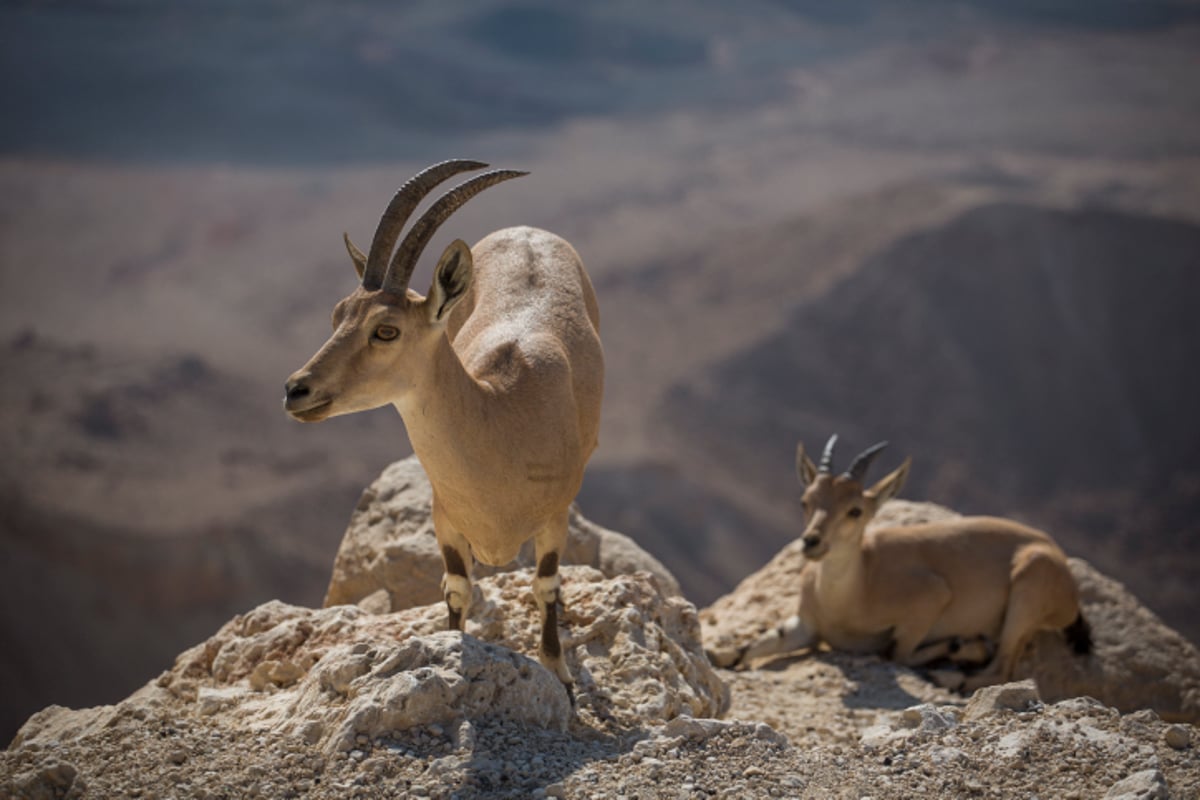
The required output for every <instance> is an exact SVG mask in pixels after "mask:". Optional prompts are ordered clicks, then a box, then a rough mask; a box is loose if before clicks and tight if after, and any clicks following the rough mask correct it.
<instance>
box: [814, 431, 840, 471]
mask: <svg viewBox="0 0 1200 800" xmlns="http://www.w3.org/2000/svg"><path fill="white" fill-rule="evenodd" d="M836 446H837V434H836V433H835V434H834V435H833V436H830V437H829V441H828V442H826V443H825V452H823V453H821V463H820V464H819V465H818V466H817V474H818V475H829V474H831V473H832V472H833V448H834V447H836Z"/></svg>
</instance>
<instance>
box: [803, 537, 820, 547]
mask: <svg viewBox="0 0 1200 800" xmlns="http://www.w3.org/2000/svg"><path fill="white" fill-rule="evenodd" d="M803 541H804V549H805V550H812V549H814V548H815V547H816V546H817V545H819V544H820V543H821V537H819V536H812V535H809V536H805V537H804V539H803Z"/></svg>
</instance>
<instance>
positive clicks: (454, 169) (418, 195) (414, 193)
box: [362, 158, 487, 290]
mask: <svg viewBox="0 0 1200 800" xmlns="http://www.w3.org/2000/svg"><path fill="white" fill-rule="evenodd" d="M486 166H487V164H484V163H483V162H482V161H468V160H466V159H461V158H459V159H452V160H450V161H443V162H441V163H439V164H434V165H433V166H431V167H426V168H425V169H423V170H421V171H420V172H418V173H417V174H416V175H414V176H412V177H411V178H409V179H408V180H407V181H406V182H405V183H404V185H403V186H401V187H400V188H399V189H397V190H396V194H395V196H394V197H392V202H390V203H388V207H387V210H385V211H384V212H383V216H382V217H380V219H379V225H378V227H376V228H375V237H374V238H373V239H371V249H370V251H369V252H368V254H367V266H366V268H365V269H364V270H363V276H362V286H363V288H364V289H368V290H374V289H378V288H379V287H380V285H382V283H383V281H384V278H385V276H386V274H387V265H388V259H389V258H390V257H391V255H392V248H394V247H395V246H396V240H397V239H399V238H400V230H401V229H402V228H403V227H404V223H405V222H408V218H409V217H410V216H412V213H413V211H415V210H416V208H417V206H418V205H419V204H420V202H421V201H422V200H423V199H425V195H427V194H429V193H430V192H431V191H433V189H434V188H435V187H436V186H437V185H438V184H439V183H442V182H443V181H445V180H446V179H447V178H450V177H451V176H453V175H457V174H458V173H460V172H470V171H472V170H476V169H483V168H484V167H486Z"/></svg>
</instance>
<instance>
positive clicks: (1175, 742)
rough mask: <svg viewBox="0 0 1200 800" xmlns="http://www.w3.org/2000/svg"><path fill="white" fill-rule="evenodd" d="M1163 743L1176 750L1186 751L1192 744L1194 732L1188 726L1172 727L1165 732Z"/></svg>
mask: <svg viewBox="0 0 1200 800" xmlns="http://www.w3.org/2000/svg"><path fill="white" fill-rule="evenodd" d="M1163 741H1165V742H1166V743H1167V744H1168V745H1169V746H1170V747H1174V748H1175V749H1176V750H1186V749H1187V748H1188V747H1189V746H1190V745H1191V743H1192V731H1191V729H1190V728H1188V726H1186V725H1172V726H1171V727H1169V728H1167V729H1166V730H1165V731H1163Z"/></svg>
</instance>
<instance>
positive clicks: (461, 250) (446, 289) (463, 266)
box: [429, 239, 474, 322]
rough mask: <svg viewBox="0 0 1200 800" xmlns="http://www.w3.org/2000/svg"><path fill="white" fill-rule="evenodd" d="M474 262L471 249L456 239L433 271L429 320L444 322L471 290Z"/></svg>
mask: <svg viewBox="0 0 1200 800" xmlns="http://www.w3.org/2000/svg"><path fill="white" fill-rule="evenodd" d="M473 265H474V261H473V260H472V259H471V248H469V247H467V243H466V242H464V241H463V240H462V239H455V240H454V241H453V242H451V243H450V245H449V246H448V247H447V248H446V250H445V252H443V253H442V257H441V259H439V260H438V265H437V268H436V269H435V270H434V271H433V286H431V287H430V288H429V320H430V322H442V321H443V320H445V319H446V316H447V315H448V314H449V313H450V309H452V308H454V304H455V303H457V302H458V301H459V300H461V299H462V298H463V295H465V294H466V293H467V289H469V288H471V274H472V269H473Z"/></svg>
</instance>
